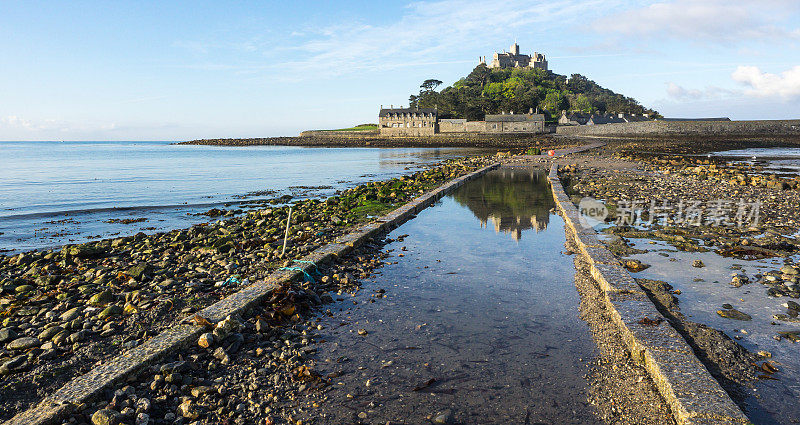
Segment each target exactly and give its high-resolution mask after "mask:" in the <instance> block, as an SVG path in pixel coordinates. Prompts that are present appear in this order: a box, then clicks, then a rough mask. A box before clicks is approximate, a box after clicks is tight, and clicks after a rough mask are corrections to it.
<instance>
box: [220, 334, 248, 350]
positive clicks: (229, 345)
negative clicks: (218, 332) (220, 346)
mask: <svg viewBox="0 0 800 425" xmlns="http://www.w3.org/2000/svg"><path fill="white" fill-rule="evenodd" d="M224 344H225V352H226V353H228V354H236V353H237V352H238V351H239V348H241V346H242V344H244V335H242V334H240V333H234V334H230V335H228V337H227V338H225V341H224Z"/></svg>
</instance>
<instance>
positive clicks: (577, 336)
mask: <svg viewBox="0 0 800 425" xmlns="http://www.w3.org/2000/svg"><path fill="white" fill-rule="evenodd" d="M552 207H553V201H552V197H551V195H550V193H549V185H548V183H547V181H546V178H545V175H544V174H543V173H541V172H536V171H533V170H531V169H519V168H518V169H501V170H497V171H494V172H492V173H489V174H487V175H486V176H484V177H483V178H481V179H478V180H476V181H473V182H470V183H468V184H467V185H465V186H463V187H462V188H460V189H459V190H458V191H456V192H454V193H453V194H452V195H451V196H449V197H446V198H443V199H442V200H441V201H440V202H439V203H437V205H435V206H433V207H431V208H428V209H427V210H425V211H423V212H421V213H420V214H419V215H418V216H417V217H416V218H415V219H414V220H412V221H410V222H408V223H406V224H404V225H402V226H401V227H399V228H398V229H396V230H395V231H394V232H392V233H391V234H390V235H389V237H391V238H393V239H396V238H398V237H399V236H401V235H408V236H406V237H405V238H403V240H401V241H395V242H392V243H390V244H388V245H387V246H386V247H385V249H387V250H389V251H390V252H391V255H390V257H388V258H387V261H391V264H388V265H386V266H385V267H383V268H382V269H381V271H380V273H379V274H378V275H376V276H374V277H372V278H370V279H369V280H367V281H365V282H363V285H362V287H361V288H362V289H361V291H360V292H359V293H357V294H356V295H355V296H353V297H350V296H349V295H345V296H343V297H341V298H342V300H341V301H340V302H338V303H336V304H334V305H333V306H332V307H331V310H332V311H333V313H334V314H333V316H332V317H329V318H326V319H324V320H323V322H321V323H322V324H323V326H324V327H325V329H324V330H323V331H321V333H320V336H321V337H322V338H323V339H325V340H327V341H328V342H325V343H321V344H319V345H318V351H317V355H316V362H317V368H318V370H319V371H320V372H322V373H324V374H330V373H335V374H339V376H338V377H336V378H334V379H333V385H334V386H335V387H339V388H338V389H336V390H333V391H329V392H328V393H327V395H328V397H329V398H328V400H327V401H326V404H325V405H324V406H322V408H323V410H324V411H325V412H326V413H325V415H323V417H320V418H318V420H319V421H320V422H322V423H351V422H358V421H361V422H364V423H375V424H385V423H387V421H389V422H391V423H428V422H427V420H426V418H427V417H429V416H430V415H432V414H436V413H438V412H442V411H444V410H447V409H450V410H452V412H453V416H454V419H455V423H482V424H487V423H504V424H505V423H520V424H521V423H530V424H535V423H562V424H571V423H575V424H578V423H580V424H588V423H598V422H599V421H598V419H597V418H596V416H595V412H594V408H593V407H592V406H591V405H590V404H589V403H588V402H587V395H588V389H587V383H586V381H585V379H584V376H585V374H586V373H587V371H588V369H589V365H590V363H591V360H592V359H593V358H594V357H595V347H594V343H593V342H592V339H591V335H590V333H589V331H588V328H587V326H586V324H585V323H584V322H583V321H582V320H581V319H580V318H579V317H578V305H579V302H580V300H579V296H578V294H577V292H576V290H575V286H574V280H573V276H574V273H575V270H574V266H573V261H572V259H571V257H569V256H568V255H566V254H563V253H562V250H563V244H564V227H563V225H564V223H563V221H562V220H561V218H560V217H559V216H557V215H554V214H551V213H550V209H551V208H552ZM400 255H402V258H400ZM380 289H384V290H386V298H383V299H381V298H376V297H374V295H375V294H376V291H378V290H380ZM360 329H363V330H366V331H367V332H368V333H367V334H366V335H359V332H358V331H359V330H360ZM359 414H361V417H359ZM315 423H316V422H315Z"/></svg>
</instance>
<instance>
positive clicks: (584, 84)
mask: <svg viewBox="0 0 800 425" xmlns="http://www.w3.org/2000/svg"><path fill="white" fill-rule="evenodd" d="M441 83H442V82H441V81H439V80H426V81H425V82H423V83H422V85H421V86H420V88H421V90H420V92H419V94H418V95H411V97H410V98H409V103H410V105H411V107H420V108H433V107H436V108H438V109H439V116H440V117H442V118H466V119H468V120H482V119H483V118H484V115H485V114H499V113H501V112H502V111H514V112H517V113H523V112H528V110H530V109H531V108H533V109H534V111H535V110H537V109H538V110H539V111H540V112H547V113H549V115H550V116H551V117H553V118H557V117H558V116H559V115H560V114H561V111H562V110H567V111H580V112H587V113H605V112H611V113H620V112H624V113H630V114H642V113H650V114H656V115H657V112H656V111H654V110H652V109H648V108H645V107H644V106H642V105H640V104H639V102H638V101H636V99H633V98H630V97H626V96H623V95H621V94H619V93H615V92H613V91H611V90H609V89H606V88H603V87H601V86H599V85H598V84H597V83H595V82H594V81H592V80H590V79H588V78H586V77H584V76H583V75H580V74H572V75H571V76H570V77H569V78H567V77H566V76H564V75H559V74H554V73H552V72H550V71H545V70H542V69H530V68H506V69H490V68H488V67H487V66H486V65H485V64H480V65H478V66H477V67H475V69H473V70H472V72H470V74H469V75H468V76H467V77H466V78H462V79H460V80H458V81H456V82H455V84H453V85H452V86H450V87H447V88H445V89H443V90H441V91H438V92H437V91H436V88H437V87H438V86H439V85H440V84H441Z"/></svg>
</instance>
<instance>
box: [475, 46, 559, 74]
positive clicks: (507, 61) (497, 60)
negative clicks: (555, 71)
mask: <svg viewBox="0 0 800 425" xmlns="http://www.w3.org/2000/svg"><path fill="white" fill-rule="evenodd" d="M510 50H511V51H510V52H502V53H500V52H495V54H494V56H492V63H490V64H489V65H488V66H489V68H539V69H543V70H545V71H547V70H548V69H547V59H546V58H545V57H544V55H543V54H541V53H538V52H534V53H533V56H531V55H523V54H520V53H519V44H517V43H514V44H512V45H511V48H510ZM481 62H482V63H486V59H485V58H483V59H482V60H481Z"/></svg>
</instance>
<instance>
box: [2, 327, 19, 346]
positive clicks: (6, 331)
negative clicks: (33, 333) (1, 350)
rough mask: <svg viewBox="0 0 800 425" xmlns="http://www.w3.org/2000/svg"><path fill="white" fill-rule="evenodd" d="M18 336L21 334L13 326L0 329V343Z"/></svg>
mask: <svg viewBox="0 0 800 425" xmlns="http://www.w3.org/2000/svg"><path fill="white" fill-rule="evenodd" d="M17 336H19V335H18V334H17V331H15V330H14V329H11V328H3V329H0V344H4V343H6V342H7V341H11V340H13V339H16V338H17Z"/></svg>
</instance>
